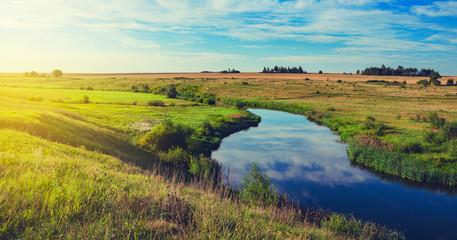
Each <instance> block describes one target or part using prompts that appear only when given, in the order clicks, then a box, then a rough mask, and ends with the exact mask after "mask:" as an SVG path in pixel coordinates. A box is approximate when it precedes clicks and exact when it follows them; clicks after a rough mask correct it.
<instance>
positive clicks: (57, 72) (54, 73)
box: [52, 69, 63, 78]
mask: <svg viewBox="0 0 457 240" xmlns="http://www.w3.org/2000/svg"><path fill="white" fill-rule="evenodd" d="M62 75H63V72H62V70H60V69H55V70H53V71H52V76H54V77H55V78H60V77H62Z"/></svg>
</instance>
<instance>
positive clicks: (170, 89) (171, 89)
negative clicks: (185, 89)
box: [165, 85, 178, 98]
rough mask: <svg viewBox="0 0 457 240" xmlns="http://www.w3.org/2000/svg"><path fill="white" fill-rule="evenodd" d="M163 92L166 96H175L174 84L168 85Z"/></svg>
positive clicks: (176, 93)
mask: <svg viewBox="0 0 457 240" xmlns="http://www.w3.org/2000/svg"><path fill="white" fill-rule="evenodd" d="M165 94H166V95H167V97H168V98H176V96H177V95H178V91H176V87H175V86H173V85H170V86H168V89H167V90H166V92H165Z"/></svg>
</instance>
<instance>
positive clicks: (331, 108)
mask: <svg viewBox="0 0 457 240" xmlns="http://www.w3.org/2000/svg"><path fill="white" fill-rule="evenodd" d="M327 111H330V112H333V111H335V108H334V107H328V108H327Z"/></svg>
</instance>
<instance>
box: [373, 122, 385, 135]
mask: <svg viewBox="0 0 457 240" xmlns="http://www.w3.org/2000/svg"><path fill="white" fill-rule="evenodd" d="M386 130H387V126H386V125H384V123H376V124H375V125H374V128H373V134H374V135H376V136H383V135H384V134H385V132H386Z"/></svg>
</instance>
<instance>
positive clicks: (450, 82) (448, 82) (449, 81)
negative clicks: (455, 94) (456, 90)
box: [446, 78, 454, 86]
mask: <svg viewBox="0 0 457 240" xmlns="http://www.w3.org/2000/svg"><path fill="white" fill-rule="evenodd" d="M446 85H447V86H452V85H454V79H452V78H449V79H448V80H447V82H446Z"/></svg>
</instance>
